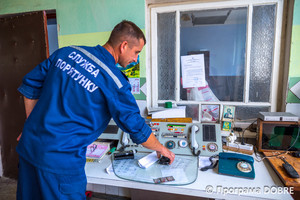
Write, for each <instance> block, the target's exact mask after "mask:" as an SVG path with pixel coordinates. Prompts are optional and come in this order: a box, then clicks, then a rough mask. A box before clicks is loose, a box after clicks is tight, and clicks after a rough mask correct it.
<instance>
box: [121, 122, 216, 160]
mask: <svg viewBox="0 0 300 200" xmlns="http://www.w3.org/2000/svg"><path fill="white" fill-rule="evenodd" d="M149 126H150V127H151V129H152V132H153V134H154V135H155V137H156V138H157V139H158V141H159V142H160V143H161V144H163V145H164V146H166V147H167V148H168V149H170V150H171V151H172V152H173V153H175V154H179V155H194V156H198V155H201V156H212V155H214V154H217V153H219V152H222V137H221V131H220V125H219V124H201V123H175V122H151V123H150V125H149ZM118 132H119V133H120V132H121V136H120V141H119V143H118V147H117V149H122V150H126V151H128V150H134V151H139V152H151V151H152V150H149V149H146V148H144V147H143V146H142V145H137V144H135V143H133V142H132V140H131V139H130V137H129V134H128V133H126V132H123V131H120V129H119V131H118Z"/></svg>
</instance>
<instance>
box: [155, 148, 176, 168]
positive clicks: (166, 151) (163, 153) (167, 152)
mask: <svg viewBox="0 0 300 200" xmlns="http://www.w3.org/2000/svg"><path fill="white" fill-rule="evenodd" d="M156 154H157V157H158V158H160V157H161V156H165V157H168V158H169V159H170V164H172V162H173V161H174V159H175V154H174V153H173V152H172V151H170V150H169V149H167V148H166V147H164V146H163V150H162V151H156Z"/></svg>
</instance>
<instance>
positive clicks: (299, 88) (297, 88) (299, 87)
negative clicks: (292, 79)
mask: <svg viewBox="0 0 300 200" xmlns="http://www.w3.org/2000/svg"><path fill="white" fill-rule="evenodd" d="M291 92H292V93H294V95H296V96H297V97H298V98H299V99H300V81H299V82H298V83H296V84H295V85H294V86H293V87H292V88H291Z"/></svg>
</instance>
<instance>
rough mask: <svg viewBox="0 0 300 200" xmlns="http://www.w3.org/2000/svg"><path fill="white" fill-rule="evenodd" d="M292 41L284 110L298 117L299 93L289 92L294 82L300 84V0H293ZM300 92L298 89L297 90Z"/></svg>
mask: <svg viewBox="0 0 300 200" xmlns="http://www.w3.org/2000/svg"><path fill="white" fill-rule="evenodd" d="M291 40H292V42H291V52H290V67H289V78H288V81H289V82H288V89H289V90H288V95H287V100H286V103H287V105H286V111H288V112H291V113H294V114H296V115H298V116H299V117H300V94H299V98H298V97H297V96H296V95H295V94H294V93H292V92H291V90H290V89H291V88H292V87H293V86H294V85H295V84H296V83H298V84H300V57H299V52H300V0H295V4H294V15H293V27H292V39H291ZM299 93H300V90H299Z"/></svg>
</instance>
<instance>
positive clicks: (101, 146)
mask: <svg viewBox="0 0 300 200" xmlns="http://www.w3.org/2000/svg"><path fill="white" fill-rule="evenodd" d="M109 149H110V143H108V142H93V143H92V144H90V145H88V146H87V149H86V158H87V161H89V160H90V159H97V160H98V161H99V160H100V159H101V158H103V156H104V155H105V154H106V153H107V152H108V151H109Z"/></svg>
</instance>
